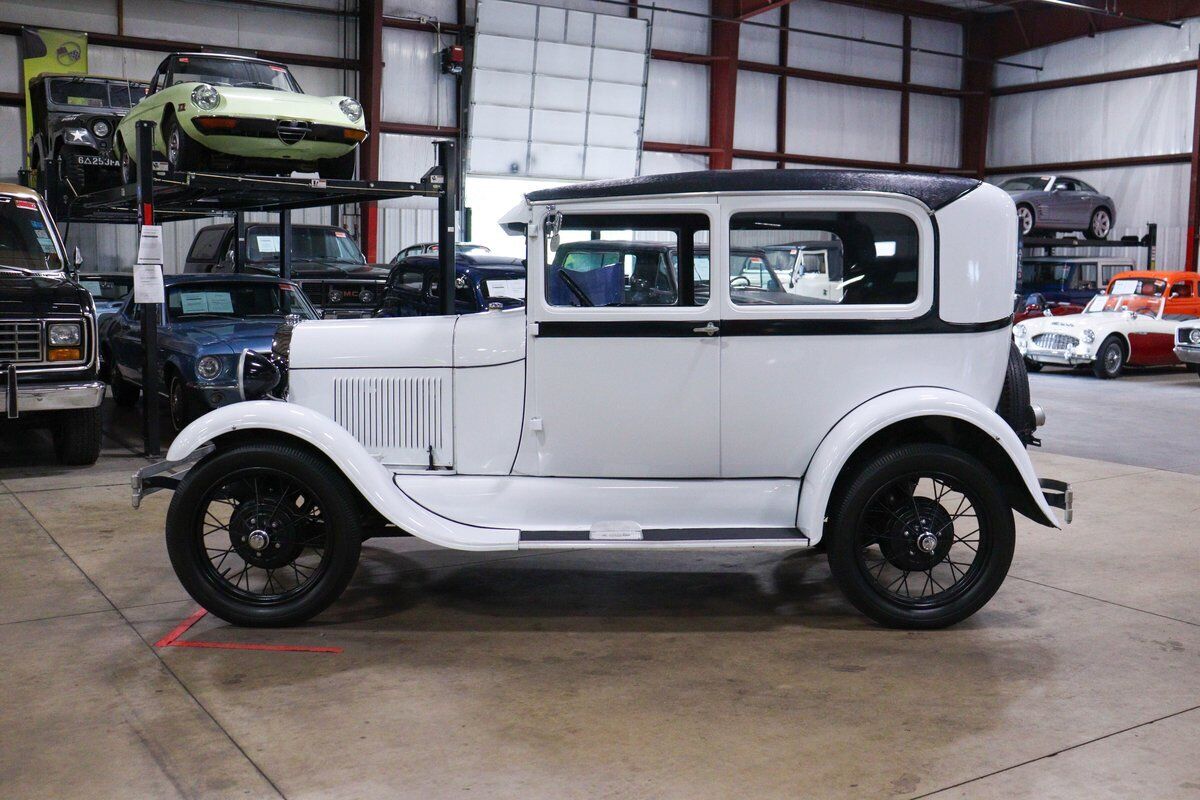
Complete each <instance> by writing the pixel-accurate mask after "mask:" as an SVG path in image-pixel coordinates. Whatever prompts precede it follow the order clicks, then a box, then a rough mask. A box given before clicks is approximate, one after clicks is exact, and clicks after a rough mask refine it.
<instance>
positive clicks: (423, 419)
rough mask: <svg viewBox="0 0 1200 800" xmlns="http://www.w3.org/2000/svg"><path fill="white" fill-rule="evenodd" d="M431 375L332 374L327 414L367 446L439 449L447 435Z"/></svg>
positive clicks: (438, 382) (439, 390) (437, 382)
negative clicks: (330, 396) (342, 375)
mask: <svg viewBox="0 0 1200 800" xmlns="http://www.w3.org/2000/svg"><path fill="white" fill-rule="evenodd" d="M443 400H444V397H443V383H442V379H441V378H440V377H436V376H411V377H395V378H384V377H362V378H357V377H350V378H334V379H333V418H334V420H336V421H337V423H338V424H339V425H341V426H342V427H343V428H345V429H346V430H348V431H349V432H350V433H351V434H352V435H353V436H354V438H355V439H357V440H358V441H359V442H360V443H361V444H362V445H363V447H366V448H367V449H368V450H371V451H372V452H381V451H397V450H408V451H413V453H414V455H415V454H424V453H428V451H429V448H430V447H432V448H433V449H434V451H435V452H436V451H440V450H441V449H442V448H443V446H444V444H443V443H444V440H445V439H446V438H447V432H446V431H445V430H444V428H445V423H446V422H447V420H446V419H445V418H444V416H445V415H444V414H443V409H444V403H443Z"/></svg>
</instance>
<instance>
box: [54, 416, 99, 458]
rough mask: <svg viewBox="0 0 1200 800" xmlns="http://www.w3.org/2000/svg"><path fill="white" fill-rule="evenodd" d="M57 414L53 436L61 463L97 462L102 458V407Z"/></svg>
mask: <svg viewBox="0 0 1200 800" xmlns="http://www.w3.org/2000/svg"><path fill="white" fill-rule="evenodd" d="M57 416H58V419H57V420H56V421H55V425H54V429H53V438H54V454H55V455H56V456H57V457H58V461H59V463H61V464H67V465H69V466H85V465H87V464H95V463H96V460H97V459H98V458H100V407H99V406H96V407H95V408H81V409H79V410H76V411H60V412H59V413H58V414H57Z"/></svg>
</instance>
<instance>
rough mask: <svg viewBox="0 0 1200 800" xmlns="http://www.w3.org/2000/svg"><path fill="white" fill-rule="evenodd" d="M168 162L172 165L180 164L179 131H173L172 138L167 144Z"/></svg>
mask: <svg viewBox="0 0 1200 800" xmlns="http://www.w3.org/2000/svg"><path fill="white" fill-rule="evenodd" d="M167 160H168V161H170V162H171V163H172V164H177V163H178V162H179V129H178V128H176V129H175V130H173V131H171V138H170V140H169V141H168V142H167Z"/></svg>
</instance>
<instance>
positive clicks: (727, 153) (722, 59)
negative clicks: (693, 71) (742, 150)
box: [708, 0, 740, 169]
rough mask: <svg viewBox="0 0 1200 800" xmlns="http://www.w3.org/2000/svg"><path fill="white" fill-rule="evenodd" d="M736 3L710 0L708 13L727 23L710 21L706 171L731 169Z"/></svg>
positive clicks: (735, 69)
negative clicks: (709, 150) (710, 62)
mask: <svg viewBox="0 0 1200 800" xmlns="http://www.w3.org/2000/svg"><path fill="white" fill-rule="evenodd" d="M739 11H740V9H739V6H738V2H737V0H712V13H713V15H714V16H716V17H724V18H725V19H728V20H730V21H728V22H725V21H720V22H718V21H717V20H713V22H712V25H711V27H710V30H711V33H710V35H709V40H710V41H709V53H711V54H712V56H713V62H712V64H711V65H709V68H708V146H709V147H711V148H713V152H712V153H711V154H710V155H709V157H708V166H709V169H730V168H732V167H733V122H734V116H735V114H736V112H737V68H738V28H739V25H738V23H737V22H736V18H737V16H738V14H739Z"/></svg>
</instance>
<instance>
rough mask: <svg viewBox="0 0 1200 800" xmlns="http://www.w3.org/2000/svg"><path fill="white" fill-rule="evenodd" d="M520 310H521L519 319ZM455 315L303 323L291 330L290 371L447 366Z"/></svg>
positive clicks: (451, 362)
mask: <svg viewBox="0 0 1200 800" xmlns="http://www.w3.org/2000/svg"><path fill="white" fill-rule="evenodd" d="M523 319H524V312H522V320H523ZM457 321H458V317H396V318H392V319H367V320H321V321H319V322H309V321H306V322H302V323H300V324H299V325H297V326H296V328H295V330H293V331H292V349H291V353H290V354H289V358H288V364H289V367H290V368H291V369H312V368H325V369H329V368H340V369H367V368H370V369H390V368H400V367H451V366H453V364H454V354H453V347H454V326H455V324H456V322H457Z"/></svg>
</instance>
